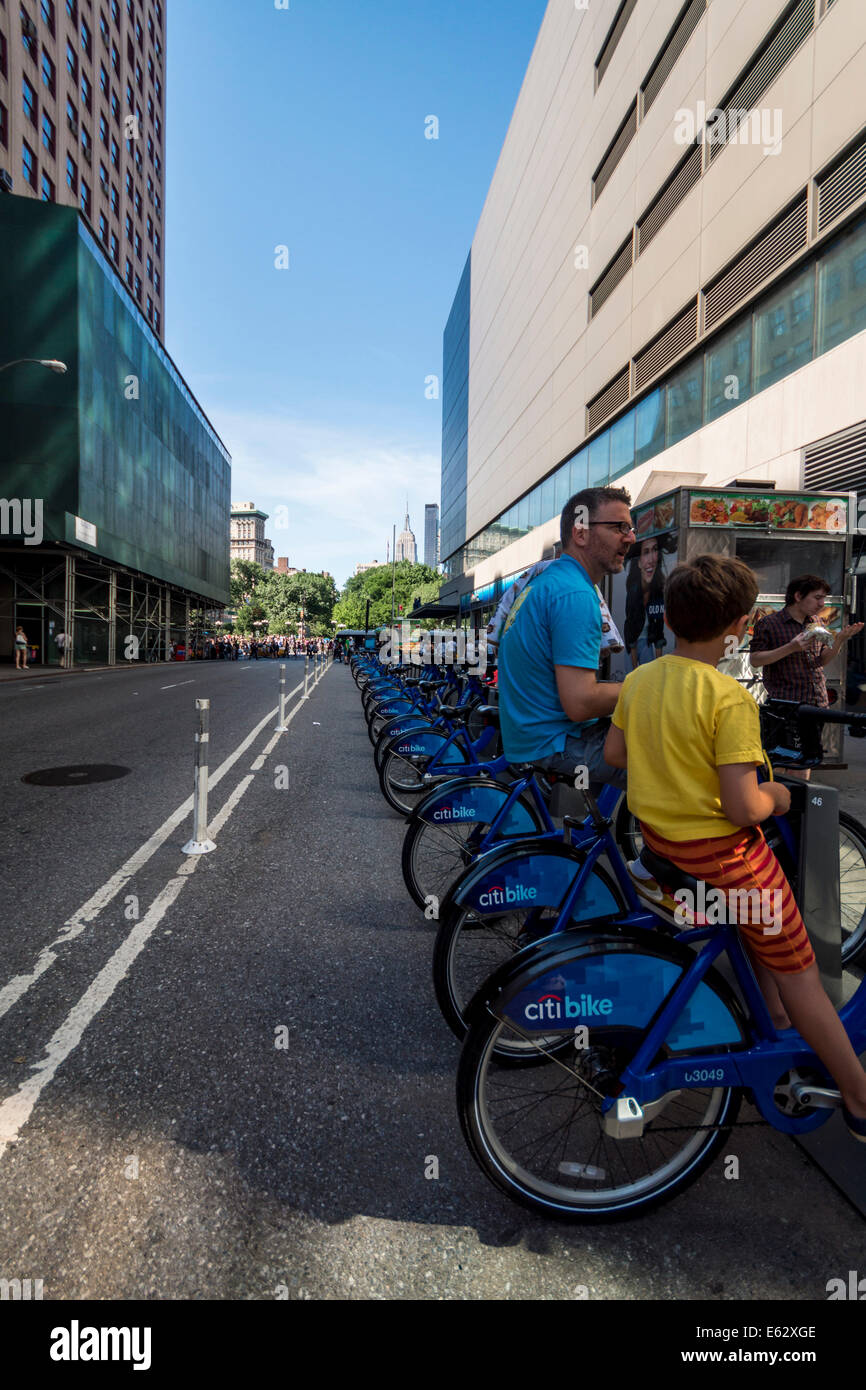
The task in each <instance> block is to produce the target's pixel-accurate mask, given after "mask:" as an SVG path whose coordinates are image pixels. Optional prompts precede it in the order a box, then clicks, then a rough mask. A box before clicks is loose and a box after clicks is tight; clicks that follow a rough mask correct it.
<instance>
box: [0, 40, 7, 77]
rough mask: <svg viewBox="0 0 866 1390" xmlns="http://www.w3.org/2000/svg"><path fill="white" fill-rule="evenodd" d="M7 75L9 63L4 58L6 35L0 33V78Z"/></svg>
mask: <svg viewBox="0 0 866 1390" xmlns="http://www.w3.org/2000/svg"><path fill="white" fill-rule="evenodd" d="M8 73H9V63H8V60H7V56H6V35H5V34H4V33H3V32H2V31H0V77H6V76H7V75H8Z"/></svg>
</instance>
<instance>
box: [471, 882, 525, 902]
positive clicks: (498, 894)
mask: <svg viewBox="0 0 866 1390" xmlns="http://www.w3.org/2000/svg"><path fill="white" fill-rule="evenodd" d="M537 895H538V889H537V888H524V887H523V884H522V883H518V885H517V887H516V888H491V889H489V891H488V892H486V893H482V894H481V897H480V898H479V899H478V906H479V907H502V906H503V904H504V903H529V902H532V900H533V899H534V898H535V897H537Z"/></svg>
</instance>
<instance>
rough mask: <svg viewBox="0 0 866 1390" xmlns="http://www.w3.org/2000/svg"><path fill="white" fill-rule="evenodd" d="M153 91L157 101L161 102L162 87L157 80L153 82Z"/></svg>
mask: <svg viewBox="0 0 866 1390" xmlns="http://www.w3.org/2000/svg"><path fill="white" fill-rule="evenodd" d="M153 89H154V91H155V92H156V99H157V101H162V87H161V86H160V83H159V78H157V79H156V81H155V82H154V84H153Z"/></svg>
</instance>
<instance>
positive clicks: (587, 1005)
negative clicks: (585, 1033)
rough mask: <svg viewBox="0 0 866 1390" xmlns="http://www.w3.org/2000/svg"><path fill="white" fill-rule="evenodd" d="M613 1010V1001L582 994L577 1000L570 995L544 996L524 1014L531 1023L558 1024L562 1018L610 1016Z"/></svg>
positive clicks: (525, 1010)
mask: <svg viewBox="0 0 866 1390" xmlns="http://www.w3.org/2000/svg"><path fill="white" fill-rule="evenodd" d="M612 1008H613V1000H612V999H596V997H595V995H593V994H581V995H580V997H579V998H577V999H572V997H571V995H570V994H542V996H541V998H540V999H539V1000H538V1001H537V1002H536V1003H535V1004H527V1005H526V1008H525V1009H524V1010H523V1013H524V1016H525V1017H526V1018H528V1019H529V1021H530V1022H531V1023H547V1022H548V1021H549V1022H551V1023H556V1022H557V1021H558V1020H559V1019H562V1018H596V1017H598V1016H599V1015H601V1014H609V1013H610V1012H611V1010H612Z"/></svg>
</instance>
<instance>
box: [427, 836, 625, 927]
mask: <svg viewBox="0 0 866 1390" xmlns="http://www.w3.org/2000/svg"><path fill="white" fill-rule="evenodd" d="M583 862H584V855H582V854H581V853H579V852H578V851H576V850H574V849H572V847H571V846H570V845H565V844H563V843H562V841H561V840H548V841H542V842H540V843H538V844H534V843H533V842H532V841H530V842H529V843H528V844H526V845H525V846H524V845H514V844H512V845H505V846H503V847H502V849H498V850H491V851H490V852H489V854H485V855H484V857H483V858H482V859H481V860H479V862H478V864H477V865H474V866H473V867H472V868H470V869H469V870H468V872H467V873H466V874H464V875H463V877H462V878H460V879H459V880H458V882H457V883H456V884H455V886H454V889H453V897H452V895H451V894H449V897H450V898H451V901H453V902H454V903H456V904H457V905H458V906H459V907H462V908H470V909H471V910H472V911H473V912H476V913H478V914H479V916H483V915H485V914H493V915H500V914H501V913H502V912H503V911H508V910H510V909H512V908H514V907H525V908H526V909H527V910H528V911H531V910H532V909H533V908H539V907H554V908H558V907H559V906H560V905H561V903H562V902H563V901H564V899H565V895H566V893H567V892H568V890H569V889H570V888H571V886H572V884H573V883H574V880H575V878H576V877H577V875H578V873H579V872H580V869H581V867H582V865H583ZM621 911H622V907H621V904H620V903H619V902H618V901H617V899H616V898H614V896H613V894H612V893H611V892H610V889H609V888H608V887H607V886H606V885H605V883H604V882H603V881H602V880H601V879H600V878H599V877H598V875H596V874H593V875H592V876H591V877H590V878H589V880H588V881H587V883H586V885H585V887H584V889H583V891H582V893H581V897H580V904H579V915H580V917H581V918H582V917H586V918H597V917H613V916H617V915H618V914H619V913H621Z"/></svg>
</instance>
